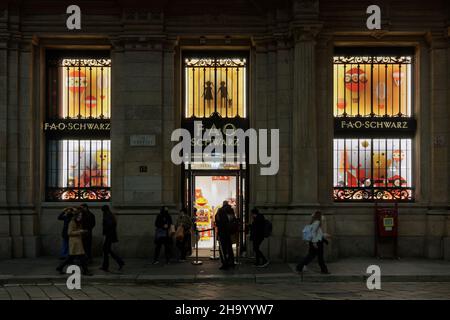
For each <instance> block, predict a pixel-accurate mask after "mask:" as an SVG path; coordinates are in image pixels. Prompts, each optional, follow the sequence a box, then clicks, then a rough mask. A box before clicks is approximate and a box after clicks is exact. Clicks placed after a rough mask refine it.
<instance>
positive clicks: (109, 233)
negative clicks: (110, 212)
mask: <svg viewBox="0 0 450 320" xmlns="http://www.w3.org/2000/svg"><path fill="white" fill-rule="evenodd" d="M103 235H104V236H105V238H106V240H109V241H110V242H111V243H115V242H118V241H119V239H118V238H117V223H116V221H115V220H114V218H113V217H104V218H103Z"/></svg>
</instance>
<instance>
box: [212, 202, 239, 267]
mask: <svg viewBox="0 0 450 320" xmlns="http://www.w3.org/2000/svg"><path fill="white" fill-rule="evenodd" d="M232 215H234V210H233V208H231V206H230V205H229V204H228V201H224V202H223V205H222V207H221V208H219V210H217V213H216V216H215V219H214V220H215V223H216V227H217V233H218V237H219V251H220V259H221V261H222V266H221V267H220V270H227V269H229V268H234V266H235V264H234V253H233V244H232V240H231V234H232V229H233V221H231V220H230V217H232Z"/></svg>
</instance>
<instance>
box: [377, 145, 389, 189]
mask: <svg viewBox="0 0 450 320" xmlns="http://www.w3.org/2000/svg"><path fill="white" fill-rule="evenodd" d="M391 164H392V160H391V159H387V157H386V153H385V152H374V153H373V155H372V168H373V180H374V186H375V187H382V186H385V182H386V179H387V175H386V172H387V171H389V170H388V168H390V167H391Z"/></svg>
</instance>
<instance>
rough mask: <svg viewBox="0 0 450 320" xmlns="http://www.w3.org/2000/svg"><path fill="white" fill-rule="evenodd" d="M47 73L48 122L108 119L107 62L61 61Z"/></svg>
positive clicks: (52, 65) (109, 106) (98, 60)
mask: <svg viewBox="0 0 450 320" xmlns="http://www.w3.org/2000/svg"><path fill="white" fill-rule="evenodd" d="M48 70H49V71H48V83H49V92H48V109H47V111H48V118H64V119H105V118H110V117H111V60H110V59H73V58H71V59H64V58H61V59H58V60H56V61H52V63H51V66H50V67H49V69H48Z"/></svg>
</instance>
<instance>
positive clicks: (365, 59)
mask: <svg viewBox="0 0 450 320" xmlns="http://www.w3.org/2000/svg"><path fill="white" fill-rule="evenodd" d="M411 61H412V58H411V56H398V57H394V56H374V57H369V56H335V57H334V70H333V78H334V81H333V84H334V98H333V112H334V116H335V117H340V116H348V117H395V116H410V115H411Z"/></svg>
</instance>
